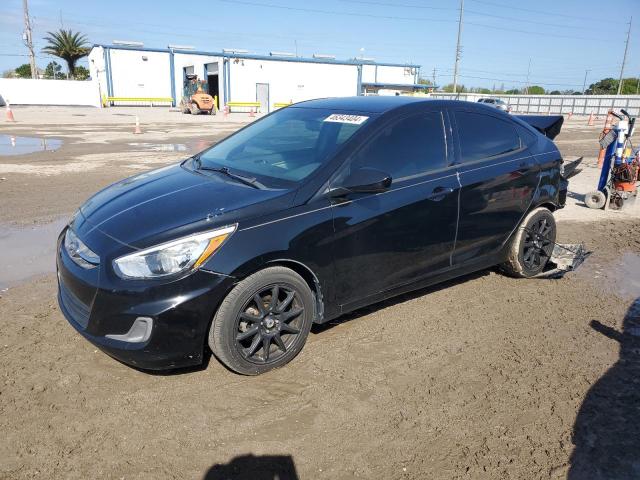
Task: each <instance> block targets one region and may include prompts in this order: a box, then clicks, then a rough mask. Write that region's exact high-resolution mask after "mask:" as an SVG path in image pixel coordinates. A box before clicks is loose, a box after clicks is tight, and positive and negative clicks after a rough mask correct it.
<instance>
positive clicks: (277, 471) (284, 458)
mask: <svg viewBox="0 0 640 480" xmlns="http://www.w3.org/2000/svg"><path fill="white" fill-rule="evenodd" d="M298 478H299V477H298V474H297V472H296V466H295V464H294V463H293V457H291V455H257V456H256V455H252V454H248V455H241V456H239V457H235V458H234V459H233V460H231V461H230V462H229V463H224V464H220V463H217V464H215V465H213V466H212V467H211V468H209V470H208V471H207V473H206V474H205V476H204V478H203V480H297V479H298Z"/></svg>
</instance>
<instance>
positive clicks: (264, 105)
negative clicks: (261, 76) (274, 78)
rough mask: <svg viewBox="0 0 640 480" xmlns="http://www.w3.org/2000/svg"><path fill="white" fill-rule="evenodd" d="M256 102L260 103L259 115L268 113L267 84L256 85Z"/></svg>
mask: <svg viewBox="0 0 640 480" xmlns="http://www.w3.org/2000/svg"><path fill="white" fill-rule="evenodd" d="M256 102H260V109H259V110H260V113H269V111H270V108H269V84H268V83H256Z"/></svg>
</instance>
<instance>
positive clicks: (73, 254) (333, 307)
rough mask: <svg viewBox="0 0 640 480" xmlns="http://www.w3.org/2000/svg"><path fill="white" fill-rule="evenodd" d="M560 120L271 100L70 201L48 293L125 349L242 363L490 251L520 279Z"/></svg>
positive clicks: (128, 357)
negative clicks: (211, 137) (172, 156)
mask: <svg viewBox="0 0 640 480" xmlns="http://www.w3.org/2000/svg"><path fill="white" fill-rule="evenodd" d="M562 121H563V117H561V116H560V117H556V116H539V117H516V116H511V115H507V114H505V113H504V112H501V111H498V110H496V109H493V108H489V107H487V106H483V105H479V104H477V103H471V102H458V101H453V100H423V99H417V98H411V97H402V96H399V97H396V96H393V97H381V96H371V97H351V98H333V99H322V100H311V101H306V102H301V103H298V104H295V105H292V106H289V107H286V108H282V109H279V110H277V111H276V112H274V113H272V114H270V115H267V116H265V117H264V118H262V119H260V120H258V121H256V122H254V123H251V124H249V125H248V126H246V127H245V128H243V129H242V130H239V131H238V132H236V133H235V134H233V135H231V136H229V137H227V138H226V139H225V140H223V141H221V142H219V143H218V144H216V145H214V146H213V147H211V148H209V149H207V150H205V151H203V152H201V153H198V154H196V155H194V156H193V157H190V158H188V159H186V160H184V161H183V162H182V163H180V164H176V165H171V166H167V167H164V168H161V169H158V170H153V171H150V172H145V173H142V174H140V175H137V176H135V177H131V178H129V179H126V180H122V181H120V182H118V183H116V184H114V185H112V186H110V187H107V188H106V189H104V190H102V191H100V192H98V193H97V194H95V195H94V196H93V197H92V198H90V199H89V200H88V201H87V202H86V203H85V204H84V205H82V206H81V207H80V209H79V210H78V212H77V213H76V214H75V216H74V217H73V218H72V219H71V221H70V222H69V224H68V226H66V227H65V228H64V229H63V231H62V232H61V234H60V236H59V238H58V245H57V271H58V289H59V290H58V292H59V293H58V302H59V305H60V308H61V310H62V312H63V313H64V315H65V316H66V318H67V319H68V320H69V323H70V324H71V325H72V326H73V327H74V328H75V329H76V330H78V332H80V333H81V334H82V335H83V336H84V337H85V338H87V339H88V340H89V341H90V342H92V343H94V344H95V345H97V346H98V347H99V348H101V349H102V350H104V351H105V352H107V353H108V354H109V355H112V356H113V357H115V358H117V359H119V360H121V361H123V362H125V363H128V364H131V365H134V366H137V367H140V368H147V369H166V368H175V367H184V366H189V365H197V364H201V363H202V361H203V359H204V358H206V356H205V352H206V348H210V349H211V351H212V352H213V354H214V355H215V356H216V357H217V358H218V359H219V360H220V361H221V362H222V363H224V364H225V365H226V366H227V367H229V368H230V369H232V370H234V371H236V372H239V373H242V374H247V375H257V374H260V373H263V372H266V371H268V370H270V369H272V368H276V367H280V366H282V365H284V364H286V363H287V362H289V361H290V360H292V359H293V358H294V357H295V356H296V355H297V354H298V353H299V352H300V351H301V350H302V347H303V345H304V343H305V341H306V338H307V335H308V333H309V330H310V328H311V325H312V324H313V323H318V324H321V323H326V322H328V321H331V320H333V319H335V318H337V317H339V316H341V315H344V314H345V313H348V312H351V311H354V310H356V309H359V308H362V307H364V306H366V305H370V304H373V303H376V302H379V301H381V300H384V299H387V298H390V297H393V296H395V295H399V294H401V293H404V292H407V291H411V290H415V289H418V288H421V287H425V286H427V285H431V284H435V283H440V282H443V281H446V280H448V279H451V278H454V277H458V276H461V275H465V274H468V273H471V272H473V271H477V270H482V269H486V268H489V267H492V266H494V265H500V268H501V270H502V271H503V272H505V273H507V274H508V275H511V276H514V277H524V278H527V277H534V276H536V275H538V274H540V273H541V272H543V270H544V268H545V266H546V264H547V261H548V260H549V258H550V256H551V253H552V250H553V246H554V242H555V239H556V224H555V220H554V217H553V213H552V212H553V211H554V210H556V209H559V208H562V207H563V206H564V204H565V200H566V196H567V187H568V182H567V176H568V175H567V173H566V171H567V168H568V165H564V164H563V160H562V156H561V155H560V152H559V151H558V148H557V147H556V146H555V144H554V143H553V141H552V139H553V138H554V137H555V135H557V134H558V133H559V132H560V127H561V125H562ZM428 315H429V314H428V312H425V318H427V319H428ZM362 327H363V328H366V326H364V325H363V326H362ZM396 327H397V328H400V327H399V326H390V328H396Z"/></svg>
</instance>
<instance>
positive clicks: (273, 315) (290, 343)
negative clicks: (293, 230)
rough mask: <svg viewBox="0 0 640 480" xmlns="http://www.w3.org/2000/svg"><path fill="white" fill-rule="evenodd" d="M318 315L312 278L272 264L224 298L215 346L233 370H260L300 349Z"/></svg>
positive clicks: (216, 323)
mask: <svg viewBox="0 0 640 480" xmlns="http://www.w3.org/2000/svg"><path fill="white" fill-rule="evenodd" d="M314 315H315V301H314V297H313V293H312V292H311V289H310V288H309V286H308V285H307V282H305V281H304V279H303V278H302V277H301V276H300V275H298V274H297V273H296V272H294V271H293V270H290V269H288V268H285V267H269V268H266V269H264V270H261V271H259V272H256V273H254V274H253V275H251V276H249V277H247V278H245V279H244V280H242V281H241V282H240V283H238V284H237V285H236V286H235V287H234V288H233V290H231V292H230V293H229V295H227V297H226V298H225V299H224V300H223V301H222V303H221V304H220V308H218V311H217V312H216V314H215V316H214V318H213V323H212V325H211V329H210V331H209V347H210V348H211V351H212V352H213V354H214V355H215V356H216V358H218V360H220V361H221V362H222V363H223V364H225V365H226V366H227V367H229V368H230V369H231V370H233V371H235V372H237V373H241V374H243V375H259V374H261V373H264V372H267V371H269V370H271V369H274V368H278V367H281V366H283V365H285V364H286V363H288V362H290V361H291V360H293V358H294V357H295V356H296V355H298V353H300V351H301V350H302V347H303V346H304V344H305V342H306V340H307V336H308V334H309V330H310V329H311V324H312V323H313V318H314Z"/></svg>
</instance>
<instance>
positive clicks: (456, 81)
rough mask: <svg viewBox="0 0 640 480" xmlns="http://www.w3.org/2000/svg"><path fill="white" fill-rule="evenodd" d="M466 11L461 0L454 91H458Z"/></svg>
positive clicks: (454, 69)
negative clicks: (463, 19)
mask: <svg viewBox="0 0 640 480" xmlns="http://www.w3.org/2000/svg"><path fill="white" fill-rule="evenodd" d="M463 13H464V0H460V17H459V18H458V42H457V44H456V63H455V67H454V68H453V93H458V64H459V63H460V55H461V53H462V47H461V46H460V40H461V39H462V16H463Z"/></svg>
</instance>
